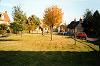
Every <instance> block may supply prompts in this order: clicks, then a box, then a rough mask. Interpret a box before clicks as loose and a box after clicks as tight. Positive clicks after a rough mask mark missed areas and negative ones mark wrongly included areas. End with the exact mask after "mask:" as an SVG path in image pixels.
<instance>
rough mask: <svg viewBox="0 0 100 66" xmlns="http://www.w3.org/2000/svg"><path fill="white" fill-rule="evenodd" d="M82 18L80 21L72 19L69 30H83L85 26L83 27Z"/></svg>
mask: <svg viewBox="0 0 100 66" xmlns="http://www.w3.org/2000/svg"><path fill="white" fill-rule="evenodd" d="M82 23H83V21H82V19H81V18H80V20H79V21H76V19H75V20H74V21H72V22H71V23H70V24H69V25H68V26H67V28H68V31H69V32H73V33H74V32H83V30H84V28H83V27H82Z"/></svg>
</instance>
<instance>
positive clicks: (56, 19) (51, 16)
mask: <svg viewBox="0 0 100 66" xmlns="http://www.w3.org/2000/svg"><path fill="white" fill-rule="evenodd" d="M44 12H45V13H44V17H43V18H44V19H43V22H44V23H45V24H46V25H48V26H49V27H50V33H51V40H52V32H53V27H54V26H58V25H59V24H60V23H61V22H62V17H63V13H62V9H60V8H58V7H57V6H52V7H49V8H47V9H46V10H45V11H44Z"/></svg>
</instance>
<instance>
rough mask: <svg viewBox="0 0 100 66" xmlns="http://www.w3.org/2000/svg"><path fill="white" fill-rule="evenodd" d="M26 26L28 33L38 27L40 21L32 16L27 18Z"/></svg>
mask: <svg viewBox="0 0 100 66" xmlns="http://www.w3.org/2000/svg"><path fill="white" fill-rule="evenodd" d="M26 24H27V30H28V31H29V33H30V31H31V30H34V29H36V28H37V27H38V26H39V24H40V20H39V18H38V17H36V16H35V15H32V16H31V17H29V18H28V20H27V22H26Z"/></svg>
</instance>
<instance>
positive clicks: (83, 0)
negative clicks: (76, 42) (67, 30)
mask: <svg viewBox="0 0 100 66" xmlns="http://www.w3.org/2000/svg"><path fill="white" fill-rule="evenodd" d="M17 5H20V6H21V8H22V10H23V11H24V12H25V13H26V15H27V16H31V15H32V14H34V15H36V16H38V17H39V18H41V19H42V18H43V13H44V10H45V9H46V8H48V7H50V6H52V5H58V6H59V7H60V8H62V11H63V12H64V16H63V22H65V21H66V23H67V24H68V23H70V22H71V21H72V20H74V18H76V19H77V20H79V18H80V17H82V16H83V14H84V12H85V10H86V9H90V10H93V11H95V10H99V12H100V0H1V1H0V12H3V11H5V10H6V11H8V14H9V16H10V19H11V20H13V19H12V11H13V9H12V8H13V6H17Z"/></svg>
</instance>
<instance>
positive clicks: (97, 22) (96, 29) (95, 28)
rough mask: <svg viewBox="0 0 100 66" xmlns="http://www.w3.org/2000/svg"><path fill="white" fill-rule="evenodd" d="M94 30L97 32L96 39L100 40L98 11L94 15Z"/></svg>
mask: <svg viewBox="0 0 100 66" xmlns="http://www.w3.org/2000/svg"><path fill="white" fill-rule="evenodd" d="M93 22H95V23H94V30H95V32H96V37H98V38H100V29H99V28H100V13H99V12H98V10H96V11H95V12H94V14H93Z"/></svg>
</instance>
